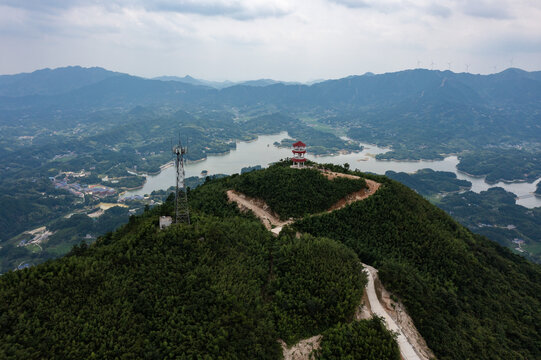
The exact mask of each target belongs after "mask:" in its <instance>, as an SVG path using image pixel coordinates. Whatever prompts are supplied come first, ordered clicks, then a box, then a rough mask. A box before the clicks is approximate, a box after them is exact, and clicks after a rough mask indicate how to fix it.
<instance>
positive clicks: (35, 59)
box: [0, 0, 541, 81]
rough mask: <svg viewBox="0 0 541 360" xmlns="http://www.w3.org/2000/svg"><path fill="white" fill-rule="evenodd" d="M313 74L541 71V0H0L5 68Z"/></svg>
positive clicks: (0, 64)
mask: <svg viewBox="0 0 541 360" xmlns="http://www.w3.org/2000/svg"><path fill="white" fill-rule="evenodd" d="M67 65H81V66H87V67H89V66H101V67H104V68H107V69H110V70H115V71H121V72H127V73H130V74H134V75H140V76H145V77H154V76H159V75H177V76H184V75H186V74H190V75H192V76H194V77H198V78H204V79H210V80H225V79H229V80H247V79H256V78H274V79H279V80H296V81H307V80H314V79H321V78H338V77H344V76H347V75H352V74H362V73H365V72H368V71H371V72H374V73H383V72H390V71H398V70H403V69H411V68H416V67H423V68H428V69H430V68H434V69H441V70H445V69H449V68H450V69H451V70H452V71H455V72H463V71H466V69H469V72H472V73H493V72H495V71H498V72H499V71H501V70H503V69H505V68H508V67H511V66H513V67H520V68H523V69H525V70H541V1H540V0H440V1H432V0H409V1H408V0H298V1H286V0H267V1H264V0H148V1H147V0H134V1H128V0H103V1H100V0H87V1H83V0H51V1H48V0H0V74H13V73H18V72H30V71H33V70H36V69H41V68H45V67H50V68H54V67H61V66H67Z"/></svg>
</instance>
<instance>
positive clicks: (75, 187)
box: [51, 178, 116, 198]
mask: <svg viewBox="0 0 541 360" xmlns="http://www.w3.org/2000/svg"><path fill="white" fill-rule="evenodd" d="M51 180H52V181H53V183H54V187H55V188H57V189H63V190H66V191H69V192H70V193H72V194H73V195H75V196H78V197H81V198H82V197H84V196H85V195H92V196H96V197H99V198H104V197H107V196H112V195H115V194H116V190H115V189H113V188H110V187H108V186H104V185H81V184H79V183H71V184H70V183H68V181H67V180H66V179H63V180H57V179H55V178H51Z"/></svg>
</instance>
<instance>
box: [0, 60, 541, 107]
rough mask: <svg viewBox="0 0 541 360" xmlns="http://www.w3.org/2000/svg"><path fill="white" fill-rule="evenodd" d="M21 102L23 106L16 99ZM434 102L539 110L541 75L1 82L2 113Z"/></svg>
mask: <svg viewBox="0 0 541 360" xmlns="http://www.w3.org/2000/svg"><path fill="white" fill-rule="evenodd" d="M14 98H18V99H14ZM433 101H444V102H459V103H462V104H474V103H475V104H476V105H482V104H487V105H494V104H504V103H513V104H525V103H534V102H541V72H540V71H537V72H527V71H523V70H520V69H514V68H511V69H507V70H505V71H503V72H501V73H498V74H492V75H473V74H468V73H453V72H451V71H432V70H425V69H415V70H406V71H400V72H394V73H386V74H380V75H374V74H372V73H367V74H364V75H361V76H348V77H346V78H342V79H337V80H324V81H320V82H317V83H315V84H313V85H304V84H299V83H286V82H279V81H275V80H271V79H260V80H251V81H245V82H241V83H234V82H231V81H224V82H213V81H206V80H199V79H195V78H193V77H190V76H185V77H182V78H181V77H173V76H163V77H159V78H155V79H145V78H141V77H137V76H131V75H128V74H123V73H118V72H112V71H108V70H105V69H102V68H82V67H79V66H74V67H66V68H58V69H54V70H51V69H43V70H37V71H34V72H32V73H24V74H17V75H2V76H0V107H5V106H8V107H12V106H16V107H17V106H18V105H30V106H33V105H40V104H42V105H55V104H56V105H62V104H66V105H69V104H72V105H76V106H90V107H94V106H100V107H101V106H109V105H110V106H130V105H150V104H152V105H161V104H168V103H175V104H178V105H181V104H205V105H215V106H219V105H231V106H241V105H250V104H254V103H259V104H268V105H274V106H277V107H279V108H290V107H291V106H294V107H295V108H297V109H298V108H313V107H314V106H316V107H319V108H321V107H323V108H337V107H339V108H340V109H341V110H344V109H348V108H359V107H366V106H381V105H384V104H394V105H398V104H411V103H415V104H417V105H418V104H421V103H427V102H433Z"/></svg>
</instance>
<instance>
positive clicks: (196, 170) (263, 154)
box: [123, 132, 541, 208]
mask: <svg viewBox="0 0 541 360" xmlns="http://www.w3.org/2000/svg"><path fill="white" fill-rule="evenodd" d="M286 138H288V134H287V132H282V133H280V134H276V135H262V136H259V137H258V139H257V140H255V141H251V142H237V144H236V149H235V150H232V151H230V152H229V153H227V154H224V155H211V156H208V157H207V158H206V159H205V160H201V161H198V162H192V163H188V164H187V165H186V167H185V171H186V177H190V176H199V175H200V174H201V172H202V171H203V170H206V171H208V175H213V174H227V175H230V174H234V173H240V171H241V169H242V168H243V167H248V166H254V165H261V166H263V167H267V166H268V165H269V164H270V163H273V162H275V161H278V160H280V159H284V158H286V157H291V150H290V149H285V148H277V147H276V146H274V145H273V143H274V142H276V141H277V142H280V141H281V140H283V139H286ZM361 145H362V146H364V148H363V150H362V151H361V152H358V153H350V154H340V155H334V156H314V155H311V154H310V153H308V154H307V158H308V159H310V160H313V161H316V162H319V163H332V164H338V165H343V164H344V163H349V165H350V167H351V168H352V169H359V170H360V171H363V172H372V173H376V174H385V172H386V171H388V170H392V171H396V172H406V173H413V172H416V171H417V170H420V169H426V168H430V169H432V170H435V171H449V172H453V173H455V174H456V175H457V177H458V178H459V179H464V180H468V181H470V182H471V183H472V189H471V190H472V191H474V192H476V193H479V192H481V191H484V190H487V189H489V188H492V187H502V188H504V189H505V190H506V191H509V192H512V193H514V194H515V195H517V196H518V198H517V201H516V202H517V204H519V205H522V206H525V207H528V208H534V207H538V206H541V198H539V197H536V196H533V192H534V191H535V189H536V185H537V183H539V181H541V178H540V179H537V181H535V182H534V183H526V182H513V183H503V182H499V183H497V184H488V183H486V182H485V178H484V177H474V176H470V175H467V174H464V173H462V172H460V171H458V170H457V168H456V165H457V164H458V158H457V157H456V156H448V157H446V158H445V159H443V160H437V161H428V160H422V161H392V160H391V161H387V160H385V161H380V160H376V159H375V155H377V154H382V153H385V152H387V151H389V149H385V148H381V147H378V146H375V145H371V144H364V143H361ZM146 180H147V181H146V183H145V185H144V186H143V187H142V188H141V189H137V190H133V191H127V192H126V193H124V194H123V196H130V195H144V194H149V193H151V192H152V191H154V190H162V189H167V188H169V187H171V186H173V185H174V184H175V169H174V167H168V168H166V169H164V170H162V171H161V172H160V173H159V174H158V175H147V176H146Z"/></svg>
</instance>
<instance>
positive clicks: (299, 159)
mask: <svg viewBox="0 0 541 360" xmlns="http://www.w3.org/2000/svg"><path fill="white" fill-rule="evenodd" d="M305 155H306V144H305V143H303V142H302V141H297V142H296V143H295V144H293V158H292V159H291V160H293V166H295V167H304V163H305V162H306V158H305V157H304V156H305Z"/></svg>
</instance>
